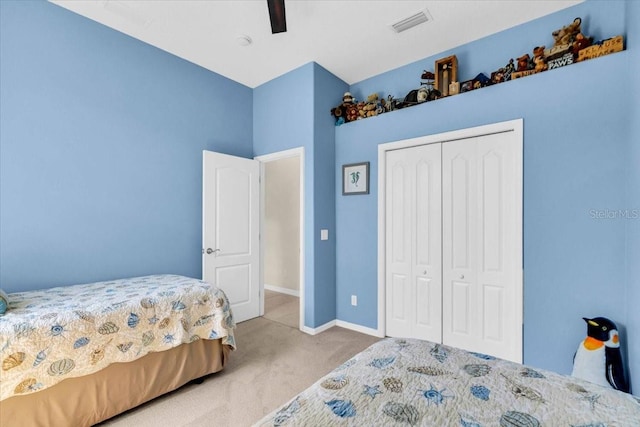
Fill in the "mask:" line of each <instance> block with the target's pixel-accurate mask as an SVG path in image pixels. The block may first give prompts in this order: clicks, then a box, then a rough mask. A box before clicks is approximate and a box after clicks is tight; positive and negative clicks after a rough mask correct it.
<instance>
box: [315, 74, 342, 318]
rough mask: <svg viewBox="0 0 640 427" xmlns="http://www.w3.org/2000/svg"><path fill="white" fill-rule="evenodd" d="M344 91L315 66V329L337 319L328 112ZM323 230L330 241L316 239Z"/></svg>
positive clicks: (331, 135)
mask: <svg viewBox="0 0 640 427" xmlns="http://www.w3.org/2000/svg"><path fill="white" fill-rule="evenodd" d="M346 90H347V84H346V83H345V82H343V81H342V80H340V79H339V78H337V77H336V76H334V75H333V74H331V73H330V72H329V71H327V70H326V69H324V68H322V67H321V66H320V65H318V64H314V93H315V97H314V120H313V125H314V159H315V161H314V176H315V181H314V182H315V197H314V210H315V227H314V232H315V236H316V248H315V272H316V277H315V300H316V307H317V309H316V318H315V325H316V326H319V325H323V324H325V323H327V322H330V321H332V320H335V319H336V204H335V194H334V188H335V179H334V175H333V171H334V168H335V164H336V157H335V146H336V145H335V118H334V117H333V116H332V115H331V114H330V113H329V112H330V111H331V108H333V107H335V106H336V104H337V102H336V98H338V99H340V94H341V93H343V92H345V91H346ZM336 94H337V96H336ZM323 228H324V229H327V230H329V240H325V241H323V240H320V239H318V238H317V237H318V236H320V230H321V229H323ZM320 308H321V309H320Z"/></svg>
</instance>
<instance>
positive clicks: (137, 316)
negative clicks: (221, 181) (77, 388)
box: [0, 275, 235, 400]
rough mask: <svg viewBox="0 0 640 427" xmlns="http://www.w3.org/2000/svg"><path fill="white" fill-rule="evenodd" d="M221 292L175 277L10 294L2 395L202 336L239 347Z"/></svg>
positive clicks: (2, 326) (3, 327)
mask: <svg viewBox="0 0 640 427" xmlns="http://www.w3.org/2000/svg"><path fill="white" fill-rule="evenodd" d="M234 327H235V325H234V321H233V316H232V314H231V310H230V308H229V302H228V300H227V297H226V295H225V294H224V293H223V292H222V290H220V289H218V288H216V287H214V286H212V285H210V284H208V283H206V282H203V281H201V280H197V279H192V278H188V277H184V276H176V275H155V276H146V277H138V278H132V279H124V280H115V281H110V282H98V283H90V284H83V285H74V286H65V287H57V288H52V289H46V290H41V291H30V292H19V293H13V294H11V295H10V306H9V310H8V311H7V312H6V314H5V315H4V316H2V317H0V360H1V361H2V368H1V370H0V400H3V399H6V398H9V397H11V396H16V395H21V394H25V393H31V392H35V391H38V390H42V389H44V388H46V387H51V386H53V385H55V384H56V383H58V382H60V381H62V380H64V379H66V378H71V377H80V376H83V375H88V374H91V373H94V372H97V371H99V370H101V369H103V368H105V367H107V366H108V365H110V364H111V363H114V362H129V361H132V360H135V359H138V358H140V357H142V356H144V355H146V354H147V353H150V352H158V351H163V350H168V349H170V348H173V347H177V346H178V345H180V344H182V343H189V342H193V341H195V340H198V339H218V338H220V339H222V343H223V344H227V345H229V346H231V347H233V348H235V340H234V335H233V328H234Z"/></svg>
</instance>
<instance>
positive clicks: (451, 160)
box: [442, 139, 479, 350]
mask: <svg viewBox="0 0 640 427" xmlns="http://www.w3.org/2000/svg"><path fill="white" fill-rule="evenodd" d="M468 141H469V140H466V139H465V140H457V141H450V142H446V143H444V144H443V146H442V251H443V267H444V268H443V272H442V276H443V277H442V280H443V289H442V298H443V306H444V307H446V309H445V310H444V311H443V331H442V334H443V342H444V343H445V344H447V345H453V346H456V347H460V348H464V349H466V350H473V349H475V348H476V339H477V336H478V332H479V331H478V320H479V319H478V311H477V310H476V309H475V307H476V303H477V291H476V284H477V282H476V251H475V247H476V244H477V236H476V234H477V233H476V231H477V230H476V221H477V207H476V198H477V186H476V173H477V172H476V169H477V167H476V166H477V165H476V147H475V144H470V143H469V142H468Z"/></svg>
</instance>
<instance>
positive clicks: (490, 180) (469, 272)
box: [442, 132, 522, 362]
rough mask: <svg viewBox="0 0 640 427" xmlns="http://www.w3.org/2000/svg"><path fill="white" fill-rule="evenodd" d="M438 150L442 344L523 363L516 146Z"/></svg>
mask: <svg viewBox="0 0 640 427" xmlns="http://www.w3.org/2000/svg"><path fill="white" fill-rule="evenodd" d="M513 136H514V135H513V133H512V132H503V133H497V134H493V135H485V136H479V137H475V138H467V139H460V140H457V141H451V142H447V143H445V144H443V148H442V176H443V179H442V209H443V214H442V215H443V219H442V227H443V229H442V232H443V235H442V240H443V242H442V250H443V342H444V343H445V344H448V345H453V346H456V347H460V348H464V349H467V350H471V351H477V352H482V353H487V354H491V355H493V356H497V357H501V358H505V359H508V360H513V361H516V362H522V329H521V328H522V166H521V165H522V143H521V141H520V142H518V141H514V138H513Z"/></svg>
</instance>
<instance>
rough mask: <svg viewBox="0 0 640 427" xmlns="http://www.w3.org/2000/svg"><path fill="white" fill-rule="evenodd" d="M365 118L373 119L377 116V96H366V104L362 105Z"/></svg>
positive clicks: (373, 94) (374, 94)
mask: <svg viewBox="0 0 640 427" xmlns="http://www.w3.org/2000/svg"><path fill="white" fill-rule="evenodd" d="M364 111H365V116H364V117H373V116H377V115H378V94H377V93H372V94H371V95H369V96H367V102H366V104H365V105H364Z"/></svg>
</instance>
